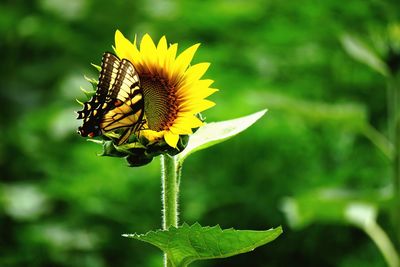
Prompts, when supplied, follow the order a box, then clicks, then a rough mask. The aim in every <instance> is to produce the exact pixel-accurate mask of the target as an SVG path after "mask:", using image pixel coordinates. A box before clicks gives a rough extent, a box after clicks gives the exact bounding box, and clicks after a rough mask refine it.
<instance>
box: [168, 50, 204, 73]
mask: <svg viewBox="0 0 400 267" xmlns="http://www.w3.org/2000/svg"><path fill="white" fill-rule="evenodd" d="M199 46H200V44H195V45H192V46H191V47H189V48H188V49H186V50H185V51H183V52H182V53H181V54H180V55H179V56H178V57H177V58H176V60H175V64H174V67H173V69H172V72H173V74H174V75H175V76H178V75H181V74H183V73H184V72H185V70H186V69H187V67H188V66H189V64H190V62H191V61H192V59H193V56H194V54H195V53H196V50H197V48H199Z"/></svg>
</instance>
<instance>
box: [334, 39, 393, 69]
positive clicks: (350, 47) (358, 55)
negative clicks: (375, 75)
mask: <svg viewBox="0 0 400 267" xmlns="http://www.w3.org/2000/svg"><path fill="white" fill-rule="evenodd" d="M341 42H342V45H343V47H344V48H345V50H346V51H347V53H349V55H350V56H352V57H353V58H354V59H356V60H358V61H360V62H361V63H364V64H366V65H368V66H369V67H371V68H372V69H373V70H375V71H377V72H379V73H380V74H382V75H383V76H388V70H387V67H386V64H385V63H384V62H383V61H382V60H381V59H380V58H379V56H378V55H377V54H376V53H375V52H374V51H373V50H372V49H371V48H369V47H368V46H367V44H365V43H364V42H363V41H362V40H360V39H358V38H357V37H355V36H352V35H350V34H345V35H343V36H342V37H341Z"/></svg>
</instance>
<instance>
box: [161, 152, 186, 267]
mask: <svg viewBox="0 0 400 267" xmlns="http://www.w3.org/2000/svg"><path fill="white" fill-rule="evenodd" d="M180 169H181V168H180V167H178V163H177V159H176V158H175V157H171V156H168V155H162V156H161V183H162V205H163V209H162V219H163V220H162V227H163V229H164V230H166V229H168V228H169V227H170V226H174V227H177V226H178V195H179V184H178V181H179V178H180ZM164 266H165V267H170V266H172V265H171V264H170V263H169V261H168V258H167V255H164Z"/></svg>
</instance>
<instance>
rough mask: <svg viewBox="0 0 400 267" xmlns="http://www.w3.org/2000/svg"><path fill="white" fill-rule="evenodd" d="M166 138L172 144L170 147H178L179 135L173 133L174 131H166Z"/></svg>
mask: <svg viewBox="0 0 400 267" xmlns="http://www.w3.org/2000/svg"><path fill="white" fill-rule="evenodd" d="M164 139H165V142H166V143H167V144H168V145H169V146H170V147H174V148H175V147H176V145H177V144H178V140H179V135H176V134H173V133H172V132H169V131H167V132H165V134H164Z"/></svg>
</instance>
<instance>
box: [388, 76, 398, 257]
mask: <svg viewBox="0 0 400 267" xmlns="http://www.w3.org/2000/svg"><path fill="white" fill-rule="evenodd" d="M388 90H389V92H388V95H389V99H388V105H389V106H390V108H389V109H388V110H389V112H390V114H389V116H388V117H389V130H390V131H391V132H390V136H391V139H392V143H393V148H394V149H393V168H392V177H393V187H394V205H393V216H392V217H393V226H394V231H395V237H394V243H395V246H396V249H397V251H398V252H400V75H397V76H393V77H391V79H390V80H389V86H388Z"/></svg>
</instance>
